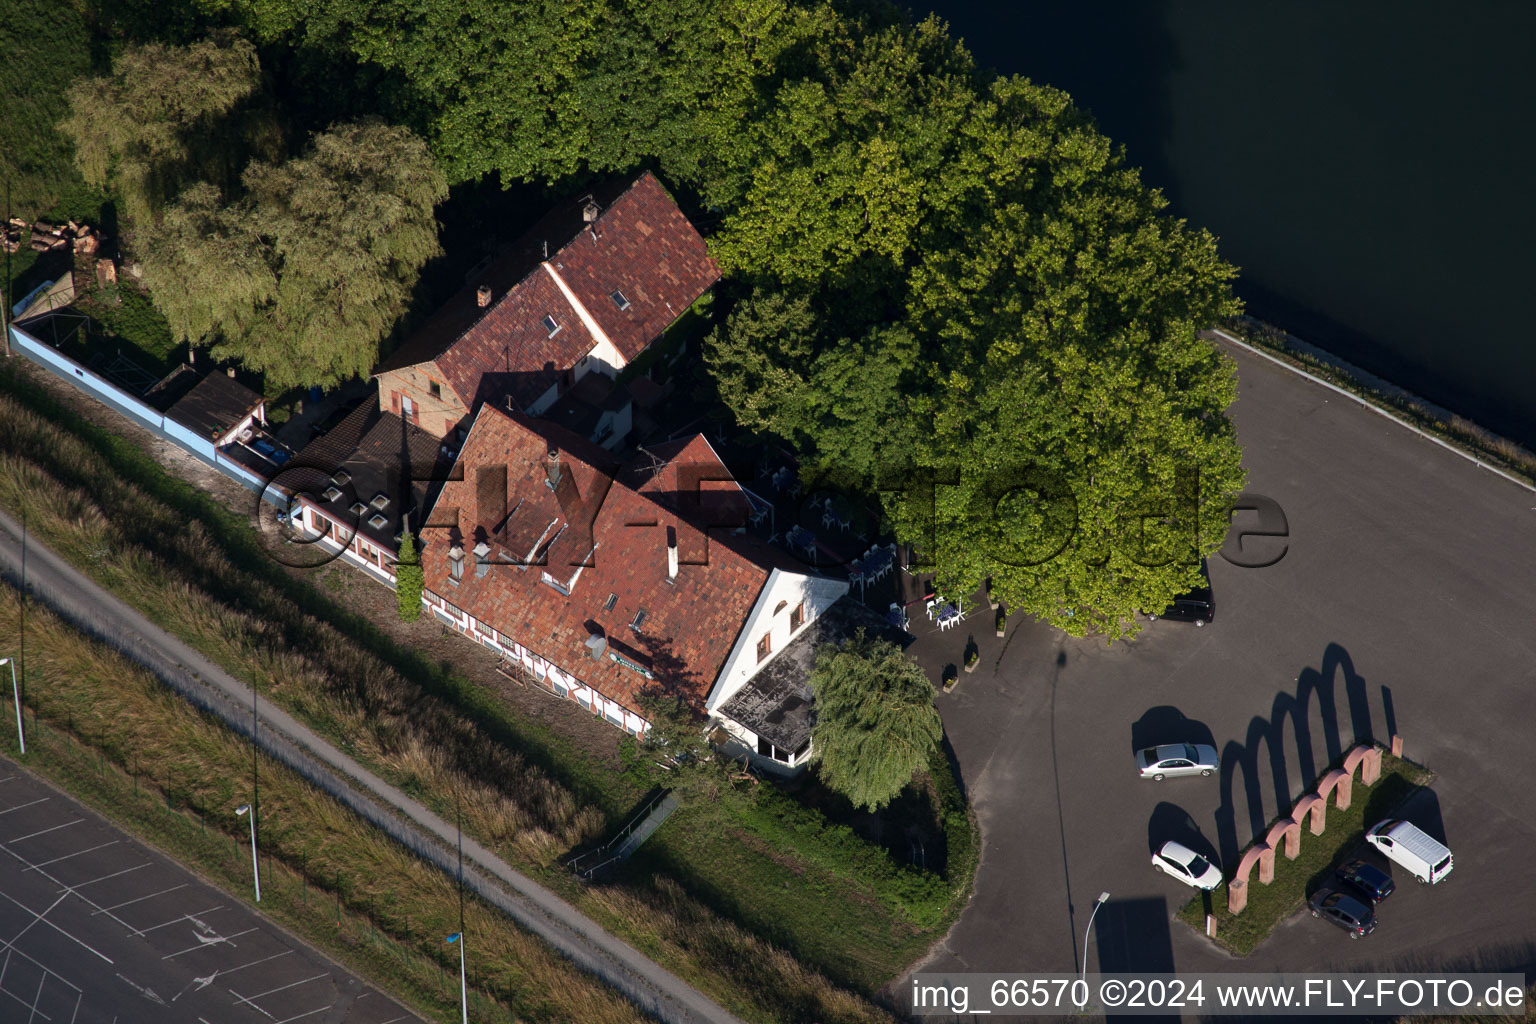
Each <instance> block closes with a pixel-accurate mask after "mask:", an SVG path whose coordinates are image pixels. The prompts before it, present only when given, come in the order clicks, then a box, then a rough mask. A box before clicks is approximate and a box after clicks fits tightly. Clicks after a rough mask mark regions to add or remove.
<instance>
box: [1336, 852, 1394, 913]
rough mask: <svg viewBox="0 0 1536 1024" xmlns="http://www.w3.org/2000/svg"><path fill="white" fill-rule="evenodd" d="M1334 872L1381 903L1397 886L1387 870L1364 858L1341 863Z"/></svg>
mask: <svg viewBox="0 0 1536 1024" xmlns="http://www.w3.org/2000/svg"><path fill="white" fill-rule="evenodd" d="M1334 873H1335V874H1336V875H1338V876H1339V879H1340V881H1344V882H1348V883H1349V884H1350V885H1351V886H1353V887H1354V888H1356V889H1359V890H1360V892H1361V894H1363V895H1364V896H1366V897H1368V898H1369V899H1370V901H1371V902H1372V903H1380V902H1381V901H1382V900H1384V899H1386V898H1387V897H1388V896H1391V895H1392V893H1393V891H1394V890H1396V888H1397V886H1395V885H1393V884H1392V879H1390V878H1388V877H1387V873H1386V872H1385V871H1383V870H1381V869H1380V868H1378V867H1374V866H1372V865H1370V864H1367V863H1366V862H1365V861H1363V860H1352V861H1350V862H1349V863H1348V864H1341V865H1340V866H1339V868H1338V870H1337V871H1335V872H1334Z"/></svg>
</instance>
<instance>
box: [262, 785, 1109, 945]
mask: <svg viewBox="0 0 1536 1024" xmlns="http://www.w3.org/2000/svg"><path fill="white" fill-rule="evenodd" d="M235 813H236V814H240V815H245V814H249V815H250V816H251V877H252V878H254V879H255V880H256V902H257V903H260V902H261V869H260V868H258V867H257V866H256V812H254V811H252V810H251V805H250V804H241V805H240V806H239V807H236V808H235ZM1090 923H1091V922H1090Z"/></svg>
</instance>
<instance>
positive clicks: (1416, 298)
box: [908, 0, 1536, 444]
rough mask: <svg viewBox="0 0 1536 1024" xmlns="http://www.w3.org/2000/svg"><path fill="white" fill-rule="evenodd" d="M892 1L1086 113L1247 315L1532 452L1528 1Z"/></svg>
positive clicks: (1535, 55)
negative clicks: (1218, 256)
mask: <svg viewBox="0 0 1536 1024" xmlns="http://www.w3.org/2000/svg"><path fill="white" fill-rule="evenodd" d="M908 3H909V6H912V7H913V8H914V9H915V10H919V11H922V10H927V9H931V10H933V11H934V12H935V13H937V14H938V15H939V16H940V17H942V18H944V19H946V20H948V21H949V23H950V26H951V28H952V30H953V33H954V34H955V35H956V36H958V37H960V38H962V39H964V41H965V43H966V45H967V46H968V47H969V48H970V50H971V52H972V53H974V54H975V55H976V59H977V61H978V62H979V63H980V64H982V65H983V66H985V67H991V68H994V69H996V70H998V71H1000V72H1003V73H1013V74H1021V75H1026V76H1028V77H1030V78H1032V79H1035V80H1037V81H1042V82H1048V83H1050V84H1052V85H1055V86H1058V87H1060V88H1062V89H1065V90H1066V91H1067V92H1069V93H1071V94H1072V96H1073V98H1074V99H1075V100H1076V101H1077V103H1078V105H1079V106H1082V107H1085V108H1087V109H1089V110H1091V111H1092V112H1093V113H1094V115H1095V117H1096V118H1097V119H1098V121H1099V124H1100V126H1101V127H1102V128H1103V130H1104V131H1105V133H1106V134H1108V135H1109V136H1110V137H1111V138H1112V139H1114V140H1115V141H1116V142H1122V143H1124V144H1125V147H1126V151H1127V156H1128V158H1129V160H1130V162H1131V163H1133V164H1135V165H1138V166H1140V167H1141V168H1142V169H1143V174H1144V176H1145V178H1146V180H1147V181H1148V182H1149V183H1150V184H1153V185H1156V186H1158V187H1160V188H1162V189H1163V190H1164V191H1165V192H1166V193H1167V195H1168V197H1169V198H1170V199H1171V200H1172V202H1173V210H1174V212H1175V213H1176V214H1178V215H1180V216H1184V217H1187V218H1188V219H1189V220H1190V221H1191V222H1192V223H1194V224H1197V225H1202V226H1205V227H1207V228H1209V229H1210V230H1211V231H1212V232H1213V233H1214V234H1216V235H1217V236H1218V237H1219V238H1220V240H1221V249H1222V252H1223V254H1224V255H1225V256H1226V257H1227V259H1229V260H1231V261H1232V262H1234V263H1236V264H1237V265H1238V266H1239V267H1241V268H1242V279H1241V281H1240V284H1239V287H1238V291H1239V293H1240V294H1241V295H1242V296H1243V298H1244V299H1245V300H1246V301H1247V304H1248V308H1249V311H1250V312H1252V313H1254V314H1255V315H1257V316H1260V317H1263V318H1264V319H1267V320H1271V321H1273V322H1275V323H1277V324H1279V325H1281V326H1284V327H1286V328H1288V329H1289V330H1291V331H1293V332H1294V333H1296V334H1298V335H1301V336H1302V337H1304V338H1306V339H1308V340H1310V341H1313V342H1316V343H1317V344H1320V345H1322V346H1324V347H1325V348H1328V349H1330V350H1332V351H1334V352H1337V353H1338V354H1340V355H1342V356H1344V357H1346V358H1348V359H1351V360H1353V361H1355V362H1357V363H1359V364H1361V365H1362V366H1364V367H1366V368H1368V369H1370V370H1373V371H1375V372H1377V373H1379V374H1381V375H1382V376H1384V377H1387V378H1388V379H1390V380H1393V381H1395V382H1396V383H1398V384H1401V385H1403V386H1404V387H1407V388H1410V389H1412V390H1414V391H1417V392H1419V393H1420V394H1422V395H1424V396H1425V397H1426V398H1429V399H1431V400H1434V401H1438V402H1440V403H1442V404H1444V405H1447V406H1449V407H1450V408H1452V409H1454V410H1456V411H1457V412H1461V413H1463V414H1465V415H1468V416H1470V417H1472V418H1473V419H1476V420H1478V421H1479V422H1481V423H1483V424H1484V425H1485V426H1487V427H1489V428H1491V429H1494V430H1497V431H1500V432H1502V433H1505V434H1508V435H1510V436H1512V437H1515V438H1517V439H1519V440H1522V441H1524V442H1526V443H1527V444H1536V332H1533V330H1532V327H1531V317H1530V315H1529V314H1528V312H1527V308H1528V305H1529V299H1530V297H1531V296H1532V294H1533V293H1536V280H1533V279H1536V255H1533V253H1536V175H1533V164H1536V116H1533V107H1536V70H1533V69H1536V2H1530V0H1525V2H1495V0H1464V2H1460V3H1447V2H1444V0H1433V2H1432V0H1396V2H1392V3H1386V2H1353V0H1335V2H1330V3H1320V2H1319V3H1311V2H1307V3H1303V2H1292V0H1230V2H1226V3H1217V2H1213V0H1145V2H1137V0H1124V2H1113V0H1053V2H1049V3H1035V2H1021V3H1000V2H996V0H927V2H926V3H924V2H923V0H908Z"/></svg>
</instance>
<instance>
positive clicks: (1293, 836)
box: [1264, 818, 1301, 860]
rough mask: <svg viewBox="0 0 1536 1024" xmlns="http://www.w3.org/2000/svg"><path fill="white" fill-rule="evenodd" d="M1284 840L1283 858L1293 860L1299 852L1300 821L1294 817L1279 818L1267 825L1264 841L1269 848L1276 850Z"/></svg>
mask: <svg viewBox="0 0 1536 1024" xmlns="http://www.w3.org/2000/svg"><path fill="white" fill-rule="evenodd" d="M1281 840H1284V841H1285V859H1286V860H1295V859H1296V858H1297V856H1299V855H1300V853H1301V822H1300V821H1297V820H1296V819H1295V818H1281V819H1280V820H1279V821H1277V822H1275V823H1274V824H1273V825H1271V826H1270V827H1269V833H1268V834H1267V835H1266V836H1265V837H1264V842H1265V844H1267V845H1268V846H1269V847H1270V849H1274V850H1278V849H1279V848H1280V842H1281Z"/></svg>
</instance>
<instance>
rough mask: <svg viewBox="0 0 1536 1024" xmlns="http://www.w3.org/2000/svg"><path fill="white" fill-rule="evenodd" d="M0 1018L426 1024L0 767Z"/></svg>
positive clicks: (108, 1023) (175, 867) (86, 812)
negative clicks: (0, 956)
mask: <svg viewBox="0 0 1536 1024" xmlns="http://www.w3.org/2000/svg"><path fill="white" fill-rule="evenodd" d="M0 948H3V949H4V951H5V956H4V959H3V962H0V1020H4V1021H17V1022H20V1021H26V1022H28V1024H32V1022H34V1021H35V1022H37V1024H95V1022H100V1024H175V1022H181V1024H198V1022H209V1021H216V1022H219V1024H278V1022H286V1021H300V1020H302V1021H305V1022H306V1024H310V1022H312V1024H400V1022H404V1021H416V1022H418V1024H419V1021H420V1018H419V1017H417V1016H416V1015H415V1014H412V1013H410V1012H408V1011H406V1010H405V1009H404V1008H403V1007H401V1006H400V1004H398V1003H396V1002H395V1001H394V1000H392V999H390V998H389V997H388V996H385V995H383V994H382V993H380V992H379V991H377V990H376V989H373V988H371V987H369V986H368V985H365V984H364V983H363V982H361V981H359V980H358V979H357V978H356V977H355V976H353V975H351V974H349V973H348V972H347V971H345V970H343V969H342V968H341V967H339V966H338V965H336V964H335V963H333V962H332V961H331V960H330V959H329V958H327V957H326V956H324V955H323V954H321V953H319V952H318V951H316V950H314V949H311V948H309V947H308V946H305V945H303V944H301V943H299V942H298V941H297V940H296V939H294V938H293V937H292V936H291V935H288V934H287V933H285V932H283V931H280V930H279V929H277V928H275V927H273V926H272V925H271V924H269V923H268V922H267V921H266V919H265V918H263V917H262V916H261V915H260V914H257V913H255V912H254V911H253V910H251V909H250V908H249V907H248V906H247V905H246V904H244V903H242V902H241V901H239V900H233V899H230V898H229V896H228V895H226V894H225V893H223V892H220V891H219V890H218V889H215V888H214V887H213V886H210V885H207V884H205V883H203V882H201V881H199V880H198V879H197V878H196V877H195V876H194V875H192V874H191V873H190V872H189V871H187V870H186V869H185V868H183V867H181V866H180V865H179V864H177V863H175V862H174V861H172V860H170V859H168V858H166V857H164V856H162V855H161V854H160V853H158V852H156V851H154V850H151V849H148V848H147V847H145V846H143V845H142V844H140V843H138V842H136V841H134V840H133V839H132V838H130V837H129V836H128V835H127V834H126V833H124V832H121V831H119V830H118V829H116V828H114V827H112V826H111V825H109V824H108V823H107V822H106V821H105V820H104V819H102V818H101V817H100V816H99V815H97V814H96V813H95V812H94V811H91V810H90V809H88V808H86V807H84V806H82V805H81V804H79V803H77V802H75V801H74V800H72V799H70V798H69V797H68V796H66V795H64V794H63V793H61V792H60V791H58V790H56V789H54V788H53V787H52V786H49V785H48V784H46V783H44V782H42V781H40V780H38V779H37V778H35V777H34V776H32V775H30V774H29V773H27V772H24V771H22V770H20V769H18V768H17V767H16V765H15V764H14V763H12V762H11V761H9V760H6V759H4V758H0Z"/></svg>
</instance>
